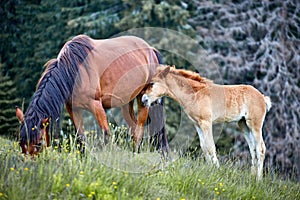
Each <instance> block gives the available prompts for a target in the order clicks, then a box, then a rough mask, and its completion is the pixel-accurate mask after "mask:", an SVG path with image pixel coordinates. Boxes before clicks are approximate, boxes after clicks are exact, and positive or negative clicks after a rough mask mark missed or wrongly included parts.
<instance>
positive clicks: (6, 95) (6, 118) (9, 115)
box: [0, 76, 21, 136]
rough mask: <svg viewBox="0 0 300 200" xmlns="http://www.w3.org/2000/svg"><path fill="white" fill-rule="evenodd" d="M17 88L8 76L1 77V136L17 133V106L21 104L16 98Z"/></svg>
mask: <svg viewBox="0 0 300 200" xmlns="http://www.w3.org/2000/svg"><path fill="white" fill-rule="evenodd" d="M16 91H17V89H16V87H15V86H14V84H13V81H12V80H10V78H9V77H8V76H3V77H0V107H1V109H0V135H6V136H7V135H10V136H13V134H15V133H16V130H17V127H18V120H17V118H16V116H15V106H16V105H18V104H20V103H21V100H20V99H19V98H17V97H16Z"/></svg>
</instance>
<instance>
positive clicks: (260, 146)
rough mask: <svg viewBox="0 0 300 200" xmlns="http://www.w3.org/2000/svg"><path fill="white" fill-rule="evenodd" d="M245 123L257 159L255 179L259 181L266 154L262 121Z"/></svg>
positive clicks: (254, 120)
mask: <svg viewBox="0 0 300 200" xmlns="http://www.w3.org/2000/svg"><path fill="white" fill-rule="evenodd" d="M246 122H247V125H248V127H249V128H250V130H251V134H252V137H253V138H254V141H255V151H256V152H255V153H256V159H257V179H258V180H260V179H261V177H262V173H263V165H264V160H265V153H266V146H265V143H264V140H263V137H262V123H263V120H260V119H258V118H254V119H252V120H247V121H246Z"/></svg>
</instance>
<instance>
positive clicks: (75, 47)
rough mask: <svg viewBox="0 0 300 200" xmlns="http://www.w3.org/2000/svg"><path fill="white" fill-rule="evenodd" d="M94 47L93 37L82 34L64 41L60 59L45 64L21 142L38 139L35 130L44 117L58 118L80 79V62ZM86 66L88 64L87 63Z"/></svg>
mask: <svg viewBox="0 0 300 200" xmlns="http://www.w3.org/2000/svg"><path fill="white" fill-rule="evenodd" d="M92 50H93V46H92V43H91V39H90V38H89V37H88V36H86V35H80V36H77V37H75V38H73V39H72V40H71V41H68V42H67V43H66V44H65V45H64V47H63V48H62V49H61V51H60V53H59V55H58V57H57V59H52V60H50V61H48V62H47V63H46V64H45V67H46V69H45V71H44V73H43V75H42V76H41V78H40V80H39V81H38V84H37V87H36V91H35V93H34V95H33V98H32V100H31V102H30V104H29V106H28V109H27V111H26V113H25V121H24V123H23V124H22V126H24V124H25V126H26V127H25V128H26V129H28V130H29V135H28V137H29V138H28V137H27V134H28V133H27V131H21V135H20V137H21V138H20V142H21V143H26V142H27V141H29V142H30V143H32V142H35V141H36V140H37V139H38V138H37V137H38V135H39V133H38V131H33V130H34V127H37V128H39V127H40V125H41V121H42V120H43V119H45V118H51V119H52V122H53V121H55V120H57V119H59V117H60V113H61V110H62V107H63V105H64V104H65V103H66V102H67V101H68V100H70V98H71V95H72V91H73V87H74V85H75V84H77V81H78V80H79V81H80V74H79V66H80V65H81V64H84V63H85V62H86V61H85V59H86V57H87V55H88V54H89V53H90V52H91V51H92ZM83 66H85V67H86V65H85V64H84V65H83ZM22 128H23V127H21V130H22ZM31 129H32V131H31Z"/></svg>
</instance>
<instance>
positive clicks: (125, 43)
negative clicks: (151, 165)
mask: <svg viewBox="0 0 300 200" xmlns="http://www.w3.org/2000/svg"><path fill="white" fill-rule="evenodd" d="M159 63H161V60H160V56H159V52H158V51H156V50H155V49H154V48H152V47H150V46H149V45H148V44H147V43H146V42H145V41H144V40H142V39H140V38H137V37H134V36H123V37H118V38H113V39H104V40H96V39H92V38H90V37H88V36H86V35H79V36H76V37H74V38H73V39H72V40H70V41H68V42H67V43H66V44H65V45H64V47H63V48H62V49H61V51H60V53H59V55H58V57H57V59H52V60H50V61H48V63H46V65H45V66H46V70H45V72H44V73H43V75H42V77H41V78H40V80H39V82H38V84H37V89H36V92H35V93H34V95H33V98H32V101H31V103H30V105H29V107H28V109H27V111H26V113H25V115H23V112H22V111H21V110H20V109H19V108H17V110H16V114H17V116H19V120H20V121H21V122H22V124H21V130H20V146H21V148H22V152H23V153H25V154H32V155H33V154H37V153H38V152H39V151H40V150H41V149H42V148H41V144H42V143H43V141H45V140H46V145H49V135H48V131H49V127H50V125H53V124H54V123H53V122H54V121H56V120H58V119H59V118H60V114H61V111H62V108H63V106H64V104H65V105H66V109H67V111H68V112H69V114H70V117H71V119H72V121H73V122H74V125H75V127H76V130H77V132H78V134H79V135H80V136H81V138H84V134H83V133H84V131H83V127H82V126H83V119H82V110H83V109H85V110H87V111H90V112H91V113H92V114H93V115H94V116H95V118H96V120H97V121H98V123H99V125H100V127H101V129H102V132H103V133H104V136H105V141H106V140H107V136H108V135H109V126H108V122H107V117H106V113H105V110H104V109H106V108H112V107H121V109H122V113H123V116H124V118H125V120H126V121H127V123H128V125H129V126H130V127H131V130H133V131H132V136H133V140H134V149H135V150H138V149H139V145H140V142H141V139H142V136H143V131H144V124H145V121H146V120H147V116H148V112H149V109H148V107H144V106H143V105H142V104H141V95H140V92H141V91H142V89H143V88H144V87H145V85H146V84H147V83H149V81H150V80H151V78H152V77H153V75H154V73H155V69H156V67H157V66H158V64H159ZM136 97H137V102H138V118H137V119H136V118H135V115H134V111H133V102H134V99H135V98H136ZM159 110H160V111H163V110H162V109H159ZM150 111H151V109H150ZM162 115H163V112H160V113H159V114H155V116H157V117H159V118H160V119H161V120H164V119H163V116H162ZM156 121H157V120H156ZM151 125H152V126H155V124H153V123H150V125H149V126H151ZM163 129H164V122H162V123H161V125H160V127H158V128H156V129H155V128H152V130H156V133H158V132H160V131H162V134H164V131H163ZM43 138H44V139H45V140H44V139H43ZM163 138H164V139H165V140H166V137H165V135H164V136H163ZM165 142H166V141H164V143H165Z"/></svg>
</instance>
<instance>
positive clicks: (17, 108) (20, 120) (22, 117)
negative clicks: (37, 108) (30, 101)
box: [16, 106, 24, 123]
mask: <svg viewBox="0 0 300 200" xmlns="http://www.w3.org/2000/svg"><path fill="white" fill-rule="evenodd" d="M16 116H17V118H18V120H19V122H20V123H22V122H23V121H24V114H23V111H22V110H21V109H20V108H19V107H18V106H16Z"/></svg>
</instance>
